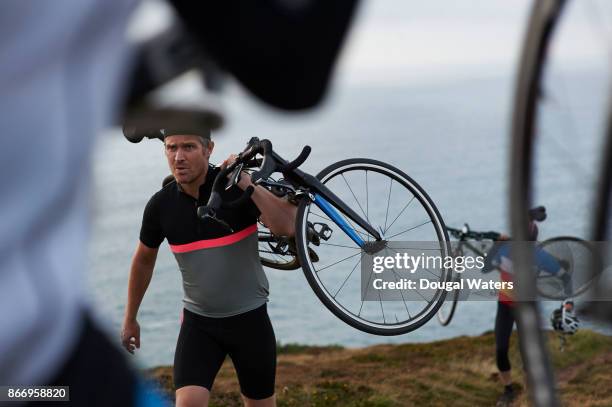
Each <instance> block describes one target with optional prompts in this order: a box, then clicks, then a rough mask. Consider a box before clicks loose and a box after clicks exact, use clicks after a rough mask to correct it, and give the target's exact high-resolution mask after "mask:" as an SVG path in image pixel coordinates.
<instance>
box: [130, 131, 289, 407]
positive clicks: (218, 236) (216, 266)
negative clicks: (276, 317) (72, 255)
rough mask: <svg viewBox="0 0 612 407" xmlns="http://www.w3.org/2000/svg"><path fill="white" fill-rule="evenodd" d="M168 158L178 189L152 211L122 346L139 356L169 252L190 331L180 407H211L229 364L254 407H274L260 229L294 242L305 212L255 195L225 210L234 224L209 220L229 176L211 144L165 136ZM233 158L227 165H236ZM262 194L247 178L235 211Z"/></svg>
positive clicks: (165, 192) (237, 190) (178, 374)
mask: <svg viewBox="0 0 612 407" xmlns="http://www.w3.org/2000/svg"><path fill="white" fill-rule="evenodd" d="M166 134H169V135H167V136H165V138H164V148H165V153H166V158H167V160H168V164H169V166H170V170H171V172H172V175H173V176H174V178H175V181H171V182H169V183H167V184H166V185H165V186H164V187H162V189H161V190H160V191H159V192H157V193H156V194H155V195H153V197H152V198H151V199H150V200H149V203H148V204H147V206H146V208H145V211H144V216H143V221H142V228H141V231H140V241H139V243H138V246H137V248H136V253H135V254H134V258H133V260H132V266H131V270H130V281H129V289H128V301H127V308H126V313H125V321H124V323H123V332H122V342H123V345H124V347H125V348H126V349H127V350H128V351H130V352H133V351H134V349H135V348H139V347H140V327H139V325H138V322H137V321H136V315H137V312H138V308H139V305H140V303H141V301H142V298H143V296H144V294H145V291H146V289H147V286H148V284H149V281H150V280H151V276H152V274H153V268H154V266H155V260H156V258H157V252H158V248H159V246H160V244H161V243H162V241H163V240H164V239H166V240H167V241H168V243H169V245H170V249H171V250H172V252H173V254H174V256H175V257H176V261H177V263H178V266H179V269H180V271H181V276H182V280H183V291H184V298H183V304H184V310H183V322H182V326H181V331H180V334H179V338H178V342H177V345H176V352H175V356H174V384H175V387H176V403H177V406H179V407H182V406H192V405H198V406H205V405H208V400H209V397H210V391H211V390H212V386H213V382H214V380H215V377H216V375H217V372H218V371H219V369H220V368H221V365H222V363H223V361H224V360H225V358H226V356H228V355H229V356H230V358H231V359H232V362H233V364H234V367H235V368H236V373H237V374H238V381H239V382H240V391H241V393H242V397H243V400H244V402H245V405H246V406H262V407H264V406H274V405H275V398H274V384H275V372H276V340H275V336H274V331H273V329H272V325H271V323H270V319H269V318H268V314H267V311H266V302H267V301H268V281H267V279H266V276H265V274H264V271H263V269H262V266H261V263H260V260H259V251H258V241H257V220H258V217H259V216H261V218H262V221H263V222H264V223H265V224H266V225H267V226H268V228H269V229H270V230H271V231H272V232H273V233H274V234H276V235H279V236H293V235H294V230H295V226H294V225H295V214H296V207H295V206H294V205H292V204H291V203H289V202H287V201H286V200H283V199H281V198H278V197H277V196H275V195H274V194H272V193H271V192H269V191H268V190H267V189H265V188H263V187H261V186H255V190H254V192H253V194H252V195H251V198H250V199H248V200H247V201H246V203H245V204H244V205H243V206H239V207H237V208H232V209H220V210H219V211H218V212H217V217H218V218H219V219H221V220H222V221H223V222H225V223H223V224H222V223H219V222H217V221H214V220H211V219H208V220H201V219H199V218H198V215H197V208H198V207H199V206H203V205H205V204H206V203H207V202H208V199H209V197H210V194H211V191H212V187H213V182H214V180H215V177H216V176H217V174H218V173H219V171H220V169H219V168H217V167H214V166H212V165H210V164H209V159H210V155H211V153H212V151H213V147H214V143H213V142H212V141H211V140H210V135H209V134H199V135H177V134H173V133H172V132H171V131H169V130H168V129H166ZM235 158H236V157H235V156H230V157H229V158H228V159H227V160H226V161H225V162H224V165H228V164H231V163H232V162H233V161H234V160H235ZM249 186H253V184H252V183H251V181H250V177H249V176H247V175H246V174H245V173H243V174H242V176H241V178H240V180H239V182H238V184H237V186H234V187H232V188H230V189H229V190H227V191H226V192H225V196H224V199H226V200H227V201H232V200H235V199H237V198H239V197H240V196H241V195H242V193H243V192H242V191H244V190H245V189H247V188H248V187H249Z"/></svg>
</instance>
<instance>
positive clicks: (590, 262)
mask: <svg viewBox="0 0 612 407" xmlns="http://www.w3.org/2000/svg"><path fill="white" fill-rule="evenodd" d="M559 243H565V244H572V245H574V246H576V245H577V246H582V250H587V251H588V252H589V254H588V258H587V259H586V260H585V261H584V262H583V263H584V264H582V266H583V267H576V266H575V265H573V267H572V268H573V269H576V268H578V269H583V270H586V269H587V268H588V267H593V269H594V270H598V271H601V259H600V258H599V255H598V254H597V251H596V250H594V249H593V247H592V246H591V245H590V244H589V243H588V242H587V241H585V240H584V239H580V238H578V237H574V236H557V237H553V238H550V239H546V240H545V241H543V242H541V243H540V244H538V250H545V251H547V252H548V251H549V250H546V247H547V246H552V245H558V244H559ZM577 250H580V249H578V248H575V250H574V251H577ZM569 255H570V257H571V256H572V254H571V253H569ZM555 257H557V256H555ZM598 277H599V272H598V273H597V274H595V275H590V274H589V275H588V276H587V279H586V282H585V283H584V284H581V285H580V286H579V287H578V288H577V289H572V291H571V293H569V294H568V293H563V294H558V295H555V294H554V293H553V294H551V292H550V291H545V290H544V289H543V288H542V287H543V284H541V280H542V277H541V273H538V274H537V276H536V287H537V289H538V294H539V295H540V297H543V298H546V299H549V300H561V301H563V300H566V299H568V298H576V297H578V296H580V295H581V294H583V293H585V292H586V291H587V290H588V289H589V288H590V287H592V286H593V284H594V283H595V281H596V280H597V278H598ZM545 278H551V277H545ZM552 278H555V277H552ZM574 283H575V282H574ZM560 284H562V282H560Z"/></svg>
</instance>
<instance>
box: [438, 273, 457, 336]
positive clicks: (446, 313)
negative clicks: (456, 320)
mask: <svg viewBox="0 0 612 407" xmlns="http://www.w3.org/2000/svg"><path fill="white" fill-rule="evenodd" d="M457 281H458V280H457ZM459 293H460V291H459V290H453V293H452V294H451V295H448V296H447V297H446V300H445V301H444V303H442V305H441V306H440V309H439V310H438V312H437V313H436V316H437V317H438V322H440V324H441V325H442V326H448V325H449V324H450V323H451V321H452V320H453V317H454V316H455V311H456V310H457V303H458V302H459Z"/></svg>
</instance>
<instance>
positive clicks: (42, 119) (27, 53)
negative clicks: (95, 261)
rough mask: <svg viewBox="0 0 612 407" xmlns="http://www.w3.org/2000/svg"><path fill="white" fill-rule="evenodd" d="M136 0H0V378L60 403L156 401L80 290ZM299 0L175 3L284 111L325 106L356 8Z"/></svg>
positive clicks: (223, 57) (209, 43)
mask: <svg viewBox="0 0 612 407" xmlns="http://www.w3.org/2000/svg"><path fill="white" fill-rule="evenodd" d="M134 3H135V2H134V1H131V0H105V1H101V0H82V1H78V2H75V1H61V0H58V1H53V2H48V1H39V2H24V1H17V0H7V1H4V2H3V3H2V12H0V55H2V64H0V96H1V100H2V101H3V103H2V109H0V123H2V126H3V129H4V132H3V136H2V143H3V148H2V149H1V150H0V170H1V171H2V173H3V174H5V175H6V176H5V179H4V183H3V186H4V193H3V194H2V195H1V196H0V213H1V214H2V215H1V217H0V323H1V326H2V329H0V385H21V386H25V385H43V384H45V385H66V386H70V399H71V403H66V405H70V404H72V405H86V406H115V405H121V406H131V405H147V403H149V404H148V405H158V404H159V400H157V399H156V398H155V397H154V396H152V395H151V394H150V392H148V391H147V390H146V389H145V387H144V386H142V385H141V384H140V381H139V380H138V378H137V377H136V375H135V374H134V373H133V372H132V371H131V370H130V369H129V368H128V366H127V364H126V362H125V360H124V358H123V357H122V356H121V354H120V353H119V351H118V350H117V349H116V348H115V346H114V345H113V344H111V342H110V341H109V340H108V339H107V338H106V336H105V335H104V334H103V333H101V332H100V330H99V329H98V328H97V327H96V324H95V323H94V322H93V321H92V319H91V317H90V311H89V310H88V307H89V305H88V304H89V298H88V295H87V294H86V292H85V290H84V277H85V268H86V252H87V241H88V225H89V218H90V201H89V199H90V182H91V152H92V148H93V142H94V135H96V134H98V133H99V132H100V130H102V129H103V128H104V127H105V126H108V125H109V124H111V123H113V121H114V119H115V118H116V115H117V114H122V113H123V112H121V108H120V107H121V106H123V101H124V100H125V99H126V95H123V93H125V89H130V88H131V85H130V84H129V83H127V82H126V81H127V79H128V77H129V74H130V72H131V66H132V65H131V63H130V57H131V56H134V55H135V53H134V50H133V49H132V47H131V46H130V44H129V43H128V41H127V39H126V33H125V30H126V26H127V23H128V18H129V16H130V15H131V14H132V10H133V8H134ZM300 4H301V6H300V8H298V9H295V8H294V9H291V10H285V7H284V6H283V5H282V4H279V3H278V2H272V1H270V2H264V1H262V2H257V6H255V4H254V3H252V2H248V1H227V2H206V3H203V5H204V6H205V7H201V8H202V9H204V8H205V10H201V9H200V8H199V6H200V3H199V2H192V1H189V2H188V1H176V2H175V6H176V7H177V10H178V12H179V14H180V15H181V16H183V17H185V20H186V23H187V25H188V28H191V29H192V31H193V33H194V36H195V38H196V39H197V40H198V41H199V43H200V44H202V45H203V46H205V47H206V48H207V49H208V51H209V53H210V54H211V55H213V57H215V58H217V61H218V63H219V64H220V65H221V66H222V67H223V68H225V69H227V70H229V71H230V73H232V72H233V73H234V74H235V76H236V77H237V78H238V80H239V81H240V82H241V83H242V84H243V85H244V86H245V87H247V88H248V89H249V90H250V91H251V92H252V93H253V94H255V95H257V96H258V97H260V98H261V99H263V100H265V101H267V102H268V103H270V104H273V105H274V106H277V107H279V108H285V109H301V108H307V107H311V106H314V105H315V104H317V103H318V102H319V101H320V99H321V97H322V95H323V93H324V90H325V89H326V87H327V83H328V81H329V76H330V74H331V71H332V66H333V64H334V61H335V59H336V55H337V53H338V51H339V49H340V45H341V43H342V39H343V37H344V34H345V32H346V29H347V27H348V24H349V21H350V18H351V15H352V12H353V9H354V2H353V1H338V2H333V4H328V2H325V1H317V2H303V3H300ZM255 27H256V28H257V29H255ZM211 30H218V31H216V32H214V31H211ZM325 36H328V37H329V38H328V40H325ZM254 55H257V58H253V56H254ZM247 58H248V59H247ZM281 87H282V88H281ZM306 87H309V88H308V89H306Z"/></svg>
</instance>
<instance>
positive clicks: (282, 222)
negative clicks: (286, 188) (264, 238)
mask: <svg viewBox="0 0 612 407" xmlns="http://www.w3.org/2000/svg"><path fill="white" fill-rule="evenodd" d="M251 185H252V186H253V187H254V191H253V195H251V199H252V200H253V202H255V205H256V206H257V208H258V209H259V211H260V212H261V221H262V222H263V223H264V225H266V227H267V228H268V229H270V231H271V232H272V233H273V234H275V235H277V236H290V237H291V236H294V235H295V217H296V214H297V207H296V206H295V205H293V204H292V203H290V202H288V201H287V200H286V199H283V198H279V197H277V196H276V195H274V194H273V193H272V192H270V191H268V190H267V189H265V188H264V187H262V186H260V185H254V184H253V183H252V182H251V177H249V176H248V175H247V174H246V173H242V175H241V177H240V181H239V182H238V187H239V188H240V189H242V190H243V191H244V190H245V189H247V188H248V187H249V186H251Z"/></svg>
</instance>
